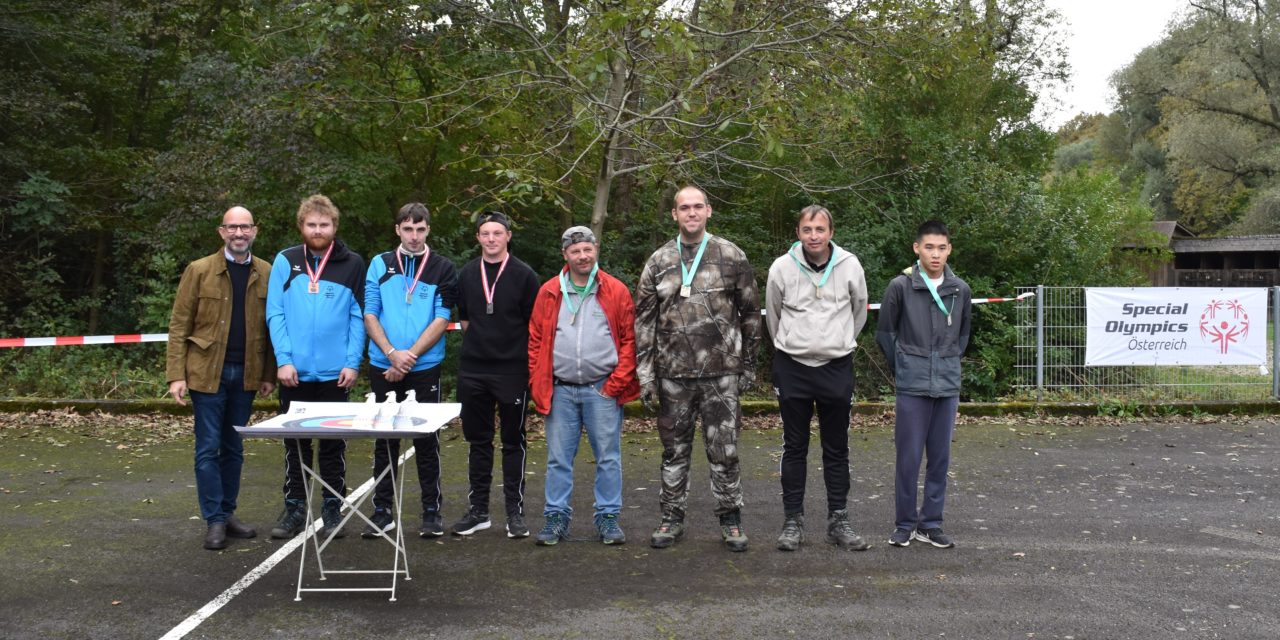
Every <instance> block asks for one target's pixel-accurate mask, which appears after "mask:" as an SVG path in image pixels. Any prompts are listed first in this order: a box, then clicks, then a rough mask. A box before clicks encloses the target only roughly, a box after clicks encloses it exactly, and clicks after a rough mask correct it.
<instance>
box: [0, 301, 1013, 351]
mask: <svg viewBox="0 0 1280 640" xmlns="http://www.w3.org/2000/svg"><path fill="white" fill-rule="evenodd" d="M1034 295H1036V294H1035V293H1032V292H1030V291H1028V292H1027V293H1024V294H1022V295H1020V296H1018V297H1016V298H974V299H973V304H991V303H996V302H1019V301H1022V300H1026V299H1027V298H1030V297H1031V296H1034ZM867 308H868V309H871V310H872V311H875V310H877V309H879V308H880V303H878V302H877V303H875V304H869V305H867ZM461 328H462V325H460V324H459V323H457V322H450V323H449V326H448V327H447V330H449V331H458V330H459V329H461ZM168 340H169V334H167V333H126V334H121V335H114V336H50V337H46V338H0V349H11V348H16V347H66V346H72V345H78V344H133V343H138V342H167V341H168Z"/></svg>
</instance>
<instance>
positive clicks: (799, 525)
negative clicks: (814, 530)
mask: <svg viewBox="0 0 1280 640" xmlns="http://www.w3.org/2000/svg"><path fill="white" fill-rule="evenodd" d="M802 542H804V514H802V513H797V514H796V515H794V516H787V519H786V520H784V521H783V523H782V533H781V534H780V535H779V536H778V549H779V550H781V551H795V550H796V549H799V548H800V543H802Z"/></svg>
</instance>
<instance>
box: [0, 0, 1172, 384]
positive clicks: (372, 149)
mask: <svg viewBox="0 0 1280 640" xmlns="http://www.w3.org/2000/svg"><path fill="white" fill-rule="evenodd" d="M975 5H977V6H975ZM1056 19H1057V18H1056V16H1055V15H1054V14H1053V13H1052V12H1050V11H1049V10H1047V9H1046V8H1045V7H1044V5H1043V3H1042V2H1041V1H1039V0H984V1H983V2H970V1H969V0H850V1H843V2H826V1H819V0H793V1H791V2H787V3H759V2H735V1H732V0H685V1H679V2H642V1H640V0H560V1H559V2H556V1H553V0H544V1H543V2H540V3H529V2H511V1H504V0H489V1H483V2H481V1H465V2H464V1H462V0H440V1H435V2H421V3H400V2H377V1H366V2H329V1H324V2H320V1H302V0H296V1H293V2H263V1H261V0H239V1H237V0H220V1H217V2H197V1H194V0H144V1H141V2H131V3H123V2H119V1H113V0H85V1H84V2H79V3H63V2H54V1H52V0H15V1H13V2H8V3H5V4H4V5H3V6H0V236H2V238H0V239H2V240H3V243H0V247H2V248H0V251H4V252H5V255H4V256H3V258H4V259H3V260H2V261H0V264H2V265H4V266H3V267H0V269H4V270H5V273H3V274H2V276H0V304H2V305H4V306H3V308H2V310H3V312H4V313H3V314H0V318H2V319H0V324H3V328H2V329H0V332H3V333H4V334H6V335H27V336H32V335H50V334H77V333H116V332H136V331H163V330H164V329H165V326H166V323H167V317H168V311H169V306H170V304H171V300H172V297H171V296H172V290H173V288H174V286H175V284H176V282H177V278H178V276H179V274H180V273H181V268H182V266H183V265H184V264H185V263H187V262H189V261H190V260H192V259H194V258H197V257H199V256H201V255H205V254H207V253H209V252H211V251H212V250H214V249H216V247H217V241H216V235H215V234H214V230H213V227H214V225H215V224H216V222H217V220H218V218H219V216H220V215H221V213H222V211H223V210H225V209H226V208H227V206H229V205H231V204H235V203H241V204H245V205H246V206H248V207H249V208H250V209H251V210H253V211H254V213H255V214H256V216H257V219H258V222H259V225H260V233H259V237H258V242H257V252H258V253H259V255H263V256H265V257H270V256H271V255H272V254H273V253H274V252H275V251H276V250H278V249H280V248H282V247H284V246H287V245H289V244H292V243H294V242H296V237H297V236H296V231H295V230H294V211H295V209H296V206H297V202H298V201H299V200H300V199H301V198H302V197H304V196H306V195H307V194H309V193H313V192H323V193H325V194H327V195H329V196H330V197H332V198H333V200H334V201H335V202H336V203H337V204H338V206H339V207H340V208H341V209H342V220H341V225H340V235H341V236H342V237H344V238H345V239H346V240H347V241H348V243H350V244H351V245H352V246H353V247H354V248H355V249H356V250H357V251H359V252H361V253H362V254H364V255H366V256H368V255H372V254H374V253H376V252H378V251H381V250H384V249H386V248H388V247H389V245H390V242H391V234H390V231H391V215H392V213H393V212H394V211H395V210H396V208H398V207H399V205H400V204H402V203H403V202H406V201H410V200H420V201H423V202H426V203H427V204H428V206H430V207H431V209H432V210H433V212H434V218H433V220H432V226H431V228H432V246H433V248H434V249H435V250H437V251H439V252H441V253H443V254H445V255H449V256H450V257H452V258H454V259H455V260H457V261H459V262H461V261H463V260H466V259H468V258H470V257H471V256H473V255H474V254H475V249H474V242H473V240H472V237H471V221H472V220H473V218H474V215H475V214H476V212H478V211H482V210H485V209H492V208H499V209H503V210H505V211H507V212H509V213H510V214H511V215H512V216H513V217H514V219H515V220H516V224H517V226H516V237H515V241H514V243H513V250H514V251H515V252H516V253H517V254H518V255H520V256H521V257H523V258H524V259H525V260H527V261H529V262H530V263H531V264H532V265H533V266H534V268H535V269H536V270H538V271H539V273H541V274H543V275H544V276H549V275H550V274H551V273H553V272H554V270H555V269H557V268H558V266H559V261H560V256H559V252H558V250H557V249H558V244H556V239H557V237H558V234H559V232H560V230H562V229H563V228H564V227H566V226H568V225H570V224H591V225H593V226H594V227H595V228H596V229H598V230H599V231H600V232H601V236H602V238H603V251H602V253H603V260H602V261H603V266H604V268H606V269H608V270H609V271H611V272H612V273H614V274H616V275H618V276H619V277H621V278H622V279H623V280H624V281H626V282H629V283H630V282H634V279H635V276H636V274H637V273H638V271H639V268H640V266H641V265H642V264H643V261H644V260H645V258H646V257H647V256H648V254H649V253H650V252H651V251H652V250H653V248H654V247H656V246H657V245H658V244H659V243H660V242H662V241H664V240H665V239H666V238H667V237H668V236H670V235H671V234H673V233H674V228H673V225H672V224H671V222H670V218H669V216H668V213H667V211H668V210H669V208H670V196H671V194H672V192H673V191H674V189H675V188H676V187H677V186H678V185H679V184H681V183H685V182H694V183H697V184H700V185H702V186H704V187H705V188H706V189H707V190H708V191H709V192H710V194H711V196H712V198H713V205H714V207H715V215H714V218H713V219H712V221H711V230H712V231H713V232H715V233H719V234H723V235H725V236H726V237H729V238H730V239H732V240H734V241H735V242H737V243H738V244H739V245H740V246H742V247H743V248H744V249H745V250H746V251H747V253H748V254H749V256H750V257H751V259H752V261H753V264H755V265H757V276H758V278H759V279H760V281H761V284H762V285H763V280H764V276H765V273H766V272H767V268H768V265H769V264H770V263H771V261H772V259H773V257H775V256H777V255H779V254H780V253H781V252H782V251H783V250H785V248H786V247H787V246H788V245H789V244H790V242H791V241H792V240H793V235H794V234H793V225H794V215H795V212H796V211H798V210H799V209H800V208H801V207H802V206H804V205H806V204H809V203H811V202H820V203H822V204H825V205H827V206H828V207H829V208H831V210H832V211H834V212H836V230H837V234H836V240H837V242H838V243H840V244H841V245H842V246H844V247H845V248H848V249H850V250H852V251H854V252H856V253H857V254H858V255H859V257H860V258H861V260H862V262H863V264H864V266H865V267H866V268H867V272H868V284H869V286H870V288H871V291H872V299H873V300H875V299H878V298H879V292H881V291H883V290H884V287H885V286H886V284H887V282H888V280H889V278H891V277H892V276H893V274H895V273H897V272H898V271H899V270H901V269H902V268H903V267H904V266H906V265H907V264H908V263H909V262H910V260H911V258H912V256H911V254H910V242H911V240H912V237H911V236H912V233H913V230H914V228H915V226H916V225H917V224H918V223H919V222H920V221H922V220H924V219H927V218H931V217H937V218H941V219H943V220H946V221H947V222H949V223H950V224H951V226H952V228H953V231H954V233H955V237H954V240H955V245H956V252H955V254H954V257H953V264H954V267H955V268H956V270H957V272H958V273H960V274H961V275H962V276H963V277H965V278H966V279H967V280H969V282H970V283H971V284H972V286H973V288H974V290H975V293H976V295H978V296H987V295H1004V294H1008V293H1011V291H1012V288H1013V287H1015V286H1018V285H1030V284H1085V283H1087V284H1104V283H1114V282H1131V281H1134V279H1135V278H1138V277H1140V275H1139V274H1140V270H1139V269H1138V266H1140V265H1135V264H1134V263H1132V261H1129V260H1126V259H1125V258H1124V257H1123V256H1122V255H1121V254H1120V253H1119V252H1118V251H1117V249H1118V247H1120V246H1121V245H1122V244H1124V243H1126V242H1132V240H1133V238H1135V237H1138V234H1137V233H1136V230H1138V229H1141V228H1142V227H1143V225H1144V224H1145V223H1146V222H1147V221H1149V220H1150V211H1149V209H1147V208H1146V207H1145V206H1142V205H1140V204H1136V202H1137V201H1136V196H1134V190H1133V189H1132V188H1131V187H1129V183H1127V182H1124V181H1123V180H1121V179H1117V178H1114V177H1108V176H1105V175H1097V174H1092V173H1088V172H1085V171H1070V172H1065V173H1062V174H1060V175H1056V176H1055V177H1053V178H1052V179H1049V180H1046V179H1045V178H1044V176H1045V174H1046V173H1048V172H1049V171H1050V169H1051V167H1052V166H1053V164H1054V162H1055V155H1054V154H1055V149H1056V148H1057V146H1058V142H1057V139H1056V138H1055V137H1054V136H1053V135H1052V134H1051V133H1050V132H1047V131H1045V130H1044V129H1043V128H1042V127H1041V126H1039V125H1038V124H1036V123H1035V122H1034V121H1033V120H1032V118H1031V114H1032V111H1033V109H1034V107H1035V104H1036V99H1037V96H1036V94H1035V93H1034V91H1033V90H1032V89H1031V87H1033V86H1045V85H1046V84H1050V85H1051V84H1052V83H1054V82H1056V81H1059V80H1061V79H1062V78H1063V77H1064V73H1065V68H1064V63H1063V55H1062V51H1061V50H1060V44H1059V43H1058V42H1056V41H1054V40H1052V39H1051V37H1050V36H1049V35H1046V34H1051V33H1053V30H1052V29H1049V27H1050V26H1051V25H1052V24H1053V23H1054V21H1055V20H1056ZM1056 161H1057V162H1058V163H1059V164H1060V163H1061V162H1062V154H1061V153H1060V154H1059V156H1058V157H1057V158H1056ZM872 320H873V321H874V315H873V317H872ZM863 338H864V339H863V340H862V343H863V344H864V345H867V346H869V345H871V344H872V341H871V340H870V339H869V338H870V334H869V333H868V334H864V336H863ZM1011 340H1012V330H1011V328H1010V325H1009V320H1008V315H1007V312H1006V311H1001V310H997V309H982V310H980V311H979V312H978V313H977V335H976V336H975V348H974V350H973V358H971V361H972V362H971V366H969V368H968V375H969V376H970V380H969V381H968V384H969V388H970V390H971V393H972V394H974V395H975V396H977V397H993V396H998V395H1001V394H1003V393H1005V392H1006V391H1007V388H1008V384H1009V374H1010V371H1011V363H1009V362H1008V360H1007V356H1006V355H1005V354H1008V353H1011V352H1012V349H1011V348H1010V347H1011V342H1010V341H1011ZM872 351H874V350H873V349H862V350H860V354H861V355H860V356H859V357H860V358H863V361H862V362H861V363H860V367H862V370H866V371H867V372H868V373H869V375H866V376H863V377H862V380H863V382H862V383H860V392H862V393H866V394H869V395H872V396H874V395H877V394H878V393H879V392H880V391H882V390H887V388H888V387H887V381H885V380H884V379H883V377H882V376H878V375H877V372H878V371H879V370H880V367H878V365H877V364H876V357H877V356H876V354H874V353H872ZM134 353H135V354H137V355H131V356H125V357H123V358H122V360H123V361H121V362H114V363H113V364H111V365H110V366H112V367H114V368H115V369H121V370H128V371H136V370H145V369H146V368H147V363H148V362H151V363H154V367H155V370H156V371H157V376H158V375H159V373H158V372H159V369H160V367H159V364H158V362H157V355H156V354H155V353H154V352H150V351H145V350H139V351H135V352H134ZM2 355H3V357H4V358H7V359H9V360H11V361H17V364H18V365H19V366H21V365H23V359H24V358H26V360H27V361H29V362H30V363H31V364H28V365H27V366H29V367H31V368H33V369H34V370H36V371H38V370H39V368H40V367H45V366H49V363H48V358H49V357H48V356H39V357H29V356H24V355H22V354H2ZM40 358H45V359H44V360H40ZM86 360H88V361H91V362H88V363H86V364H85V366H86V367H87V369H88V370H93V367H94V365H93V364H92V361H93V360H94V359H93V358H86ZM114 360H121V358H117V357H116V356H112V357H105V356H104V357H103V358H101V361H102V362H107V361H114ZM37 361H38V362H37ZM86 375H90V376H96V375H97V374H96V373H94V374H86ZM860 375H862V374H861V373H860ZM38 378H39V376H38V375H32V376H27V377H25V378H23V379H24V380H36V379H38ZM161 389H162V385H160V384H154V385H153V388H150V389H148V390H147V391H146V392H144V393H151V394H153V395H159V393H160V390H161ZM9 390H10V392H13V393H26V392H38V391H39V385H38V384H34V383H32V385H31V386H21V387H18V386H14V385H13V384H11V385H10V389H9ZM86 392H87V393H99V391H95V390H87V391H86Z"/></svg>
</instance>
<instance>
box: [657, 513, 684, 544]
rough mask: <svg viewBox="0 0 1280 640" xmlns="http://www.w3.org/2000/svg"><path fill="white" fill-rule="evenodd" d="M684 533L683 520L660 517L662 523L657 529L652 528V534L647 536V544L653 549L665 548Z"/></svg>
mask: <svg viewBox="0 0 1280 640" xmlns="http://www.w3.org/2000/svg"><path fill="white" fill-rule="evenodd" d="M682 535H684V521H683V520H668V519H666V518H663V519H662V523H661V524H659V525H658V528H657V529H654V530H653V535H651V536H649V546H651V547H653V548H654V549H665V548H667V547H669V546H671V545H673V544H675V542H676V540H679V539H680V536H682Z"/></svg>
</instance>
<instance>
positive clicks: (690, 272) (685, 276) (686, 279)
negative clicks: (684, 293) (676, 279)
mask: <svg viewBox="0 0 1280 640" xmlns="http://www.w3.org/2000/svg"><path fill="white" fill-rule="evenodd" d="M710 237H711V234H709V233H706V232H703V234H702V242H701V243H699V244H698V253H697V255H695V256H694V257H693V264H692V265H691V266H690V267H689V268H687V269H686V268H685V266H684V258H683V257H681V258H680V286H681V287H688V286H689V285H691V284H693V276H694V274H695V273H697V272H698V265H699V264H700V263H701V262H702V252H703V251H704V250H705V249H706V248H707V239H708V238H710ZM676 253H677V254H679V253H680V238H679V237H677V238H676Z"/></svg>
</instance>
